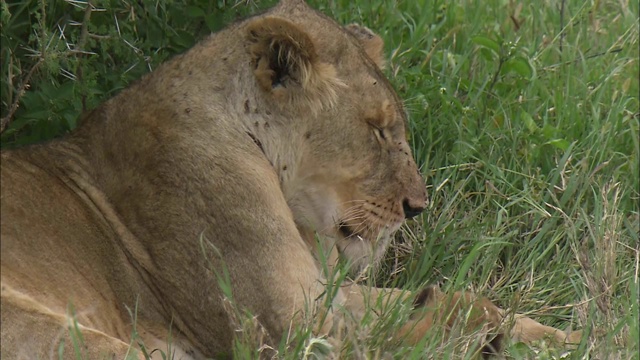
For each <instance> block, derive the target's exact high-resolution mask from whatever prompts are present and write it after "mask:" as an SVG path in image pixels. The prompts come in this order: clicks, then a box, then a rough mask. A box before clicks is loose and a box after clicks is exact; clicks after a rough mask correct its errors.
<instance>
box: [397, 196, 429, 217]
mask: <svg viewBox="0 0 640 360" xmlns="http://www.w3.org/2000/svg"><path fill="white" fill-rule="evenodd" d="M424 208H425V204H420V205H416V204H411V202H410V201H409V199H404V200H403V201H402V210H403V211H404V218H405V219H411V218H413V217H416V216H418V215H420V213H421V212H423V211H424Z"/></svg>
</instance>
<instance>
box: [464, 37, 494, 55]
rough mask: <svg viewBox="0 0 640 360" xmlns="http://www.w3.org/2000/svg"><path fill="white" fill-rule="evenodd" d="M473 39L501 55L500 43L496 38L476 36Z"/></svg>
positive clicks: (477, 43) (475, 42)
mask: <svg viewBox="0 0 640 360" xmlns="http://www.w3.org/2000/svg"><path fill="white" fill-rule="evenodd" d="M471 41H472V42H473V43H474V44H476V45H480V46H482V47H485V48H487V49H490V50H492V51H493V52H495V53H496V54H497V55H500V44H498V43H497V42H495V41H494V40H491V39H489V38H488V37H485V36H474V37H472V38H471Z"/></svg>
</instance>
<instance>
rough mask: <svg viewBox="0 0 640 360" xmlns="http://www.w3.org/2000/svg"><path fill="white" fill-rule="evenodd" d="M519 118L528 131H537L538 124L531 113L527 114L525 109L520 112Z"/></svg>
mask: <svg viewBox="0 0 640 360" xmlns="http://www.w3.org/2000/svg"><path fill="white" fill-rule="evenodd" d="M520 120H522V122H523V123H524V125H525V126H526V127H527V129H528V130H529V132H531V133H534V132H536V131H538V125H536V122H535V121H534V120H533V118H532V117H531V115H529V113H528V112H526V111H523V112H521V113H520Z"/></svg>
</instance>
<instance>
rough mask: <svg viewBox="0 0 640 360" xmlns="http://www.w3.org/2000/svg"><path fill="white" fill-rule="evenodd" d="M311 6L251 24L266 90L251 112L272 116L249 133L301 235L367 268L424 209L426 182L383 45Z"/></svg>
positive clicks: (286, 7)
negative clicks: (386, 69) (317, 238)
mask: <svg viewBox="0 0 640 360" xmlns="http://www.w3.org/2000/svg"><path fill="white" fill-rule="evenodd" d="M306 7H307V5H306V4H304V3H303V2H301V1H285V2H282V3H281V4H280V5H279V7H278V8H276V9H275V10H274V11H273V12H272V13H271V14H270V16H267V17H264V18H262V19H260V20H257V21H253V22H250V23H249V25H248V26H247V29H246V34H247V39H248V44H249V46H248V51H249V52H250V54H251V58H252V66H253V69H254V71H253V72H254V75H255V77H256V79H257V82H258V84H259V88H261V89H262V91H261V92H260V93H259V94H258V95H259V96H258V97H257V100H256V101H257V104H256V105H253V106H256V107H257V109H255V110H254V109H251V107H252V104H250V102H251V101H249V100H247V103H246V104H245V105H246V106H245V110H246V111H247V112H248V113H251V112H264V113H268V114H269V117H270V118H271V119H273V121H269V122H268V123H267V125H269V126H265V124H260V122H258V121H256V122H254V123H253V124H251V123H250V124H249V126H250V131H251V133H252V136H254V137H255V138H256V140H258V141H259V142H260V146H261V147H262V149H263V151H264V152H265V154H266V155H267V157H268V158H269V160H270V161H271V163H272V164H273V166H274V167H275V169H276V171H277V172H278V174H279V177H280V181H281V187H282V190H283V192H284V194H285V197H286V199H287V203H288V204H289V207H290V208H291V210H292V212H293V216H294V218H295V221H296V223H297V225H298V227H299V228H300V229H301V232H303V233H304V232H307V231H315V232H317V233H318V234H320V235H321V236H323V237H325V238H326V239H330V240H326V241H327V242H328V243H329V245H331V246H332V245H334V244H335V246H336V247H337V249H338V251H339V253H340V254H341V255H342V256H343V257H345V258H346V259H348V260H349V261H351V263H352V264H353V265H355V269H362V268H363V267H364V266H365V265H367V264H370V263H371V262H376V261H377V260H378V259H379V258H380V257H381V255H382V254H383V253H384V251H385V249H386V247H387V245H388V243H389V239H390V237H391V235H392V234H393V233H394V232H395V231H396V230H398V228H399V227H400V225H401V223H402V222H403V220H404V219H406V218H411V217H413V216H415V215H417V214H419V213H420V212H421V211H422V210H423V209H424V207H425V202H426V192H425V186H424V182H423V180H422V177H421V175H420V173H419V171H418V168H417V166H416V163H415V161H414V160H413V158H412V156H411V150H410V147H409V144H408V143H407V140H406V131H407V129H406V127H407V116H406V114H405V111H404V109H403V105H402V102H401V100H400V99H399V98H398V96H397V95H396V93H395V91H394V89H393V88H392V86H391V84H390V83H389V81H388V80H387V79H386V78H385V76H384V75H383V73H382V71H381V68H382V67H383V65H384V60H383V57H382V54H383V42H382V39H381V38H380V37H379V36H378V35H376V34H374V33H373V32H371V31H370V30H369V29H367V28H365V27H362V26H359V25H355V24H352V25H349V26H346V27H344V26H340V25H338V24H336V23H335V22H334V21H333V20H332V19H329V18H327V17H324V16H323V15H321V14H320V13H318V12H315V11H309V9H308V8H306ZM310 17H314V19H309V18H310ZM254 100H255V99H254ZM260 106H264V108H263V109H260ZM278 115H279V116H278ZM331 240H333V241H331ZM325 245H326V244H325Z"/></svg>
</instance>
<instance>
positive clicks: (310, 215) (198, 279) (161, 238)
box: [1, 0, 426, 358]
mask: <svg viewBox="0 0 640 360" xmlns="http://www.w3.org/2000/svg"><path fill="white" fill-rule="evenodd" d="M354 30H355V31H354ZM381 46H382V45H381V41H380V39H379V38H378V37H377V36H376V35H375V34H372V33H370V32H369V31H368V29H365V28H360V27H357V26H355V25H352V26H350V28H343V27H341V26H339V25H337V24H336V23H335V22H333V21H332V20H330V19H328V18H326V17H325V16H323V15H321V14H320V13H318V12H316V11H313V10H311V9H310V8H308V7H307V6H306V4H304V3H302V2H300V1H295V0H291V1H283V2H282V3H281V4H280V5H279V6H277V7H276V8H274V9H272V10H271V11H269V12H267V13H265V14H263V15H260V16H257V17H253V18H250V19H247V20H245V21H243V22H240V23H237V24H234V25H232V26H230V27H229V28H227V29H225V30H223V31H221V32H219V33H216V34H213V35H212V36H211V37H210V38H208V39H206V40H204V41H203V42H201V43H200V44H198V45H196V46H195V47H194V48H193V49H191V50H190V51H189V52H187V53H185V54H183V55H180V56H178V57H176V58H174V59H173V60H171V61H169V62H167V63H166V64H164V65H162V66H161V67H160V68H158V69H157V70H155V71H154V72H153V73H152V74H150V75H148V76H146V77H144V78H143V79H141V80H140V81H138V82H137V83H135V84H133V85H132V86H130V87H129V88H128V89H125V90H123V91H122V92H121V93H120V94H118V95H117V96H116V97H114V98H112V99H111V100H108V101H107V102H105V103H104V104H103V105H101V106H100V107H98V108H97V109H95V110H93V111H92V112H91V113H90V114H88V115H87V116H85V118H84V119H83V120H82V121H81V125H80V127H79V128H78V129H77V130H76V131H74V132H73V133H72V134H70V135H69V136H67V137H65V138H63V139H59V140H54V141H51V142H49V143H46V144H41V145H34V146H30V147H27V148H23V149H19V150H14V151H4V152H3V153H2V194H1V199H2V221H1V224H2V238H1V241H2V262H1V266H2V271H1V274H2V324H3V326H2V357H3V358H4V357H5V356H7V358H36V357H40V358H46V357H55V356H57V354H58V350H59V346H60V342H61V341H64V342H65V348H64V349H65V350H64V351H65V353H64V354H65V357H73V354H74V352H73V351H74V349H73V346H72V343H73V338H71V337H70V335H69V316H68V315H70V314H72V315H74V316H75V320H76V321H77V323H72V324H71V328H72V331H71V332H73V329H74V328H75V330H76V331H80V332H81V333H82V335H83V338H84V342H85V345H86V348H82V349H80V352H83V354H86V355H87V356H88V357H89V358H95V356H97V355H98V354H101V355H108V356H115V357H116V358H122V357H124V356H126V355H127V354H132V347H131V346H130V344H129V342H130V339H131V334H132V331H133V329H134V328H135V330H136V331H137V333H138V334H139V336H140V338H141V339H142V340H143V341H144V343H145V345H146V346H149V344H151V346H152V348H153V346H158V347H160V348H162V346H166V343H167V342H169V341H170V342H171V343H172V346H173V349H174V355H175V356H176V358H202V357H205V356H206V357H220V356H222V357H224V356H228V355H230V351H231V344H232V340H233V333H234V331H233V330H234V329H233V328H232V327H231V325H230V321H229V314H228V312H227V310H226V309H225V306H224V304H223V299H224V298H225V294H224V293H223V291H222V290H221V289H220V286H219V280H220V278H219V276H218V275H219V274H220V273H221V272H222V269H223V268H224V269H225V271H228V272H227V273H228V276H229V280H230V282H231V284H232V292H233V295H232V297H233V301H234V303H235V304H237V305H238V306H239V307H241V308H243V309H248V310H249V311H250V312H251V313H252V314H256V315H257V316H258V319H259V321H260V323H261V324H262V325H263V326H264V327H265V329H266V330H267V332H268V333H269V334H270V335H271V336H272V337H273V338H274V339H275V341H276V342H277V341H278V339H279V336H280V335H281V334H283V333H284V332H286V330H287V329H288V327H289V326H290V324H291V319H292V318H295V317H296V316H299V312H300V310H302V309H303V308H304V306H305V301H306V300H305V299H314V298H317V297H319V296H320V295H321V294H322V292H323V289H324V288H323V286H322V279H323V274H322V272H321V270H320V268H319V266H318V263H317V254H316V253H315V251H316V247H315V243H314V240H313V233H315V232H317V233H319V234H320V235H321V236H322V238H324V239H327V240H324V241H325V243H323V244H322V246H324V247H325V248H329V249H330V248H334V249H337V250H338V252H339V253H340V254H341V255H342V256H344V257H346V258H347V259H349V260H351V262H352V263H353V264H354V267H355V268H356V269H361V268H363V267H365V266H366V265H367V264H371V263H375V262H376V261H377V259H379V257H380V255H381V254H382V253H383V252H384V250H385V248H386V246H387V244H388V239H389V238H390V236H391V234H392V233H393V232H394V231H395V230H397V229H398V227H399V226H400V224H401V222H402V221H403V219H404V218H405V217H409V216H413V215H415V214H417V213H418V212H420V211H421V210H422V209H423V208H424V203H425V199H426V195H425V188H424V184H423V181H422V179H421V177H420V175H419V174H418V171H417V167H416V164H415V163H414V161H413V159H412V157H411V155H410V150H409V146H408V144H407V142H406V140H405V128H404V126H405V122H406V119H405V115H404V112H403V110H402V106H401V102H400V101H399V99H398V98H397V96H396V94H395V92H394V91H393V89H392V88H391V86H390V85H389V83H388V81H387V80H386V79H385V78H384V76H382V73H381V72H380V70H379V65H381V62H382V60H381V59H380V58H379V56H380V54H381V53H382V51H381ZM363 223H364V224H365V225H364V226H361V224H363ZM309 234H311V235H310V236H309ZM334 253H335V251H334ZM351 299H356V300H353V302H354V304H355V305H353V306H352V310H353V311H354V312H356V311H358V308H359V307H361V305H362V303H363V301H362V299H361V298H359V297H358V296H357V295H355V296H353V295H352V294H346V293H343V292H338V293H337V294H336V296H335V298H334V299H333V302H334V303H340V304H344V303H346V304H348V303H349V301H352V300H351ZM347 307H349V305H347ZM297 314H298V315H297ZM325 327H326V326H325ZM325 330H326V329H324V328H323V329H322V330H321V331H325ZM75 351H76V352H77V351H78V350H77V349H76V350H75Z"/></svg>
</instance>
